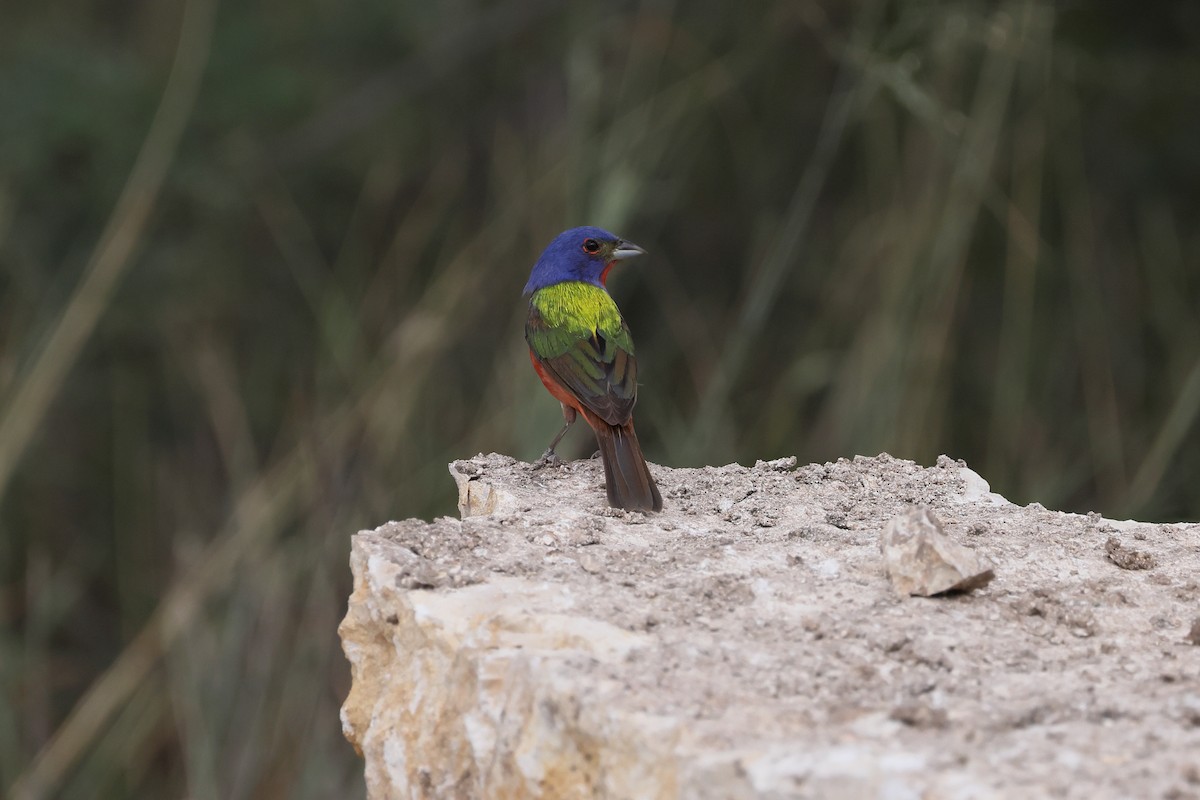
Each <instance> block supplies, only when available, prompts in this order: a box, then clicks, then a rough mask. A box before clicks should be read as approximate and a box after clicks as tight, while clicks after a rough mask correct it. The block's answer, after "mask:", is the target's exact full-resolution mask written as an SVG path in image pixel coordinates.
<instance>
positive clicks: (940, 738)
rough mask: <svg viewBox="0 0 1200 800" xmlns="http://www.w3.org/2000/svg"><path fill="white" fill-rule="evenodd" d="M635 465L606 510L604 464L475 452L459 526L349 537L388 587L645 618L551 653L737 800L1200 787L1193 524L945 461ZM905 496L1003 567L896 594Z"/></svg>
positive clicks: (466, 470)
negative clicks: (1045, 490) (1051, 492)
mask: <svg viewBox="0 0 1200 800" xmlns="http://www.w3.org/2000/svg"><path fill="white" fill-rule="evenodd" d="M652 469H653V471H654V474H655V476H656V477H657V478H658V481H659V485H660V489H661V491H662V494H663V497H664V500H665V509H664V512H663V513H662V514H657V515H654V514H650V515H647V514H641V513H636V512H634V513H629V512H624V511H618V510H613V509H610V508H608V507H607V506H606V505H605V504H604V490H603V474H602V471H601V467H600V464H599V463H598V462H596V461H578V462H571V463H568V464H566V465H563V466H561V467H559V468H544V469H536V470H535V469H533V468H532V467H531V466H530V465H528V464H524V463H521V462H518V461H515V460H513V459H511V458H508V457H506V456H501V455H494V454H493V455H480V456H477V457H476V458H473V459H468V460H463V461H459V462H455V463H454V464H452V465H451V472H452V474H453V475H454V477H455V479H456V480H457V481H458V482H459V486H460V492H461V502H460V509H461V511H462V513H463V519H462V520H452V519H442V520H437V521H435V522H433V523H424V522H418V521H408V522H404V523H391V524H389V525H387V526H384V527H382V528H380V529H378V530H377V531H374V532H369V533H364V534H360V537H362V536H368V537H373V539H372V541H377V542H386V543H387V544H388V547H389V551H388V552H395V553H396V554H397V555H395V556H394V557H393V556H389V557H390V558H392V560H393V561H396V562H398V563H401V564H402V565H403V566H402V568H401V570H400V572H399V577H398V578H397V582H398V585H400V586H402V587H403V588H406V589H411V590H416V591H422V592H454V591H458V590H460V589H462V588H463V587H470V586H474V585H477V584H481V583H488V582H490V581H494V580H496V579H497V577H499V576H511V577H516V578H522V579H525V580H527V581H533V582H536V583H537V584H538V585H539V586H547V587H554V588H555V590H556V591H559V590H561V595H560V596H561V604H562V606H563V607H562V608H561V609H555V608H554V607H553V604H551V605H550V606H547V607H546V608H545V609H544V610H545V611H546V612H547V613H550V612H555V613H558V612H561V613H569V614H572V615H580V616H585V617H587V618H590V619H595V620H602V621H604V622H605V623H607V624H611V625H614V626H617V627H619V628H622V629H624V630H626V631H629V632H633V633H636V634H639V635H642V634H644V636H641V637H640V638H639V641H640V642H641V643H640V644H639V645H638V646H636V647H631V648H630V649H629V651H628V653H627V654H626V655H625V656H624V657H623V658H622V659H620V660H618V661H616V662H614V661H611V660H604V659H593V658H586V657H580V658H577V659H575V660H574V661H572V660H571V659H569V658H568V659H567V660H566V661H565V662H563V664H566V665H567V666H566V667H564V666H563V664H560V665H559V666H558V667H557V669H560V670H561V669H563V668H569V669H572V670H575V671H577V673H578V676H579V679H580V681H581V682H582V683H583V684H585V685H596V686H609V687H611V686H614V685H615V686H617V687H618V689H616V690H613V691H614V692H615V693H614V694H612V697H613V698H614V699H613V700H612V702H614V703H617V702H619V703H620V704H623V706H624V707H628V708H631V709H636V711H637V713H639V714H645V715H649V716H652V717H654V718H662V719H675V720H682V721H683V722H682V723H681V724H682V725H684V727H685V728H686V735H685V736H684V739H683V741H686V747H687V748H689V752H691V753H700V754H707V755H704V757H705V758H709V760H710V761H712V759H715V758H717V756H715V755H712V754H720V759H726V760H728V762H729V763H731V764H732V765H733V768H735V770H741V773H742V774H743V775H746V776H749V777H747V778H746V785H747V786H750V787H754V788H756V789H758V790H761V791H759V792H758V793H757V794H753V793H752V794H749V795H747V796H760V797H827V796H828V797H884V796H886V797H1070V798H1075V797H1078V798H1084V797H1086V798H1097V797H1138V798H1140V797H1175V798H1187V797H1197V798H1200V646H1197V642H1198V641H1200V634H1197V629H1200V583H1198V581H1200V525H1197V524H1174V525H1159V524H1144V523H1137V522H1129V521H1125V522H1117V521H1113V520H1109V519H1104V518H1103V517H1101V516H1100V515H1098V514H1094V513H1093V514H1087V515H1079V514H1069V513H1060V512H1055V511H1049V510H1047V509H1045V508H1042V507H1041V506H1040V505H1038V504H1036V503H1035V504H1031V505H1029V506H1026V507H1018V506H1015V505H1012V504H1011V503H1009V502H1007V501H1006V500H1004V498H1002V497H1000V496H998V495H996V494H994V493H992V492H990V491H989V488H988V486H987V484H986V482H985V481H983V479H982V478H980V477H979V476H978V475H976V474H975V473H974V472H972V471H970V470H969V469H967V468H966V465H965V464H963V463H962V462H961V461H954V460H952V459H949V458H947V457H944V456H943V457H942V458H940V459H939V460H938V462H937V464H936V465H934V466H932V467H922V466H920V465H917V464H915V463H913V462H911V461H904V460H900V459H896V458H893V457H891V456H888V455H886V454H884V455H880V456H877V457H871V458H866V457H856V458H854V459H853V460H846V459H843V460H839V461H837V462H834V463H828V464H813V465H807V466H799V467H797V465H796V460H795V459H794V458H790V459H779V460H775V461H768V462H759V463H757V464H756V465H754V466H753V467H743V466H740V465H736V464H734V465H728V466H724V467H705V468H701V469H666V468H661V467H656V466H654V467H652ZM914 505H920V506H927V507H929V508H930V509H932V510H933V513H934V514H936V517H937V519H938V520H939V521H940V523H941V525H942V526H943V527H944V529H945V532H946V534H947V535H948V536H949V537H950V538H951V539H953V540H954V541H956V542H958V543H959V544H961V545H964V546H966V547H969V548H972V549H974V550H975V551H976V552H977V553H978V555H979V556H981V557H982V558H983V559H985V560H986V562H987V563H989V564H990V565H992V566H993V567H994V572H995V578H994V580H992V581H991V583H990V584H988V585H986V586H983V587H982V588H979V589H977V590H975V591H974V592H973V593H970V594H961V593H960V594H950V595H946V596H938V597H930V598H926V597H908V596H900V595H898V594H897V593H896V591H895V590H894V589H893V587H892V585H891V584H890V582H889V580H888V577H887V575H886V573H885V569H884V564H883V561H882V558H881V552H880V534H881V531H882V530H883V528H884V526H885V525H886V524H887V523H888V521H889V520H891V519H892V518H893V517H895V516H896V515H898V514H900V513H902V512H904V511H905V510H906V509H909V508H910V507H911V506H914ZM356 546H357V544H356ZM720 759H718V760H720ZM705 763H709V762H705ZM722 763H724V762H722ZM714 774H716V773H714ZM789 787H790V788H789ZM696 796H699V795H696ZM714 796H715V795H714Z"/></svg>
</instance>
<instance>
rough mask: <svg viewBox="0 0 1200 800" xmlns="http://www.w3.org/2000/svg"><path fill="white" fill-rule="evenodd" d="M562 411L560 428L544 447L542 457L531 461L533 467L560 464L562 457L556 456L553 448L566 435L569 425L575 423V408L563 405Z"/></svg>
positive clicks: (556, 465) (557, 465) (538, 467)
mask: <svg viewBox="0 0 1200 800" xmlns="http://www.w3.org/2000/svg"><path fill="white" fill-rule="evenodd" d="M562 412H563V426H562V430H560V431H559V432H558V435H557V436H555V437H554V439H553V440H552V441H551V442H550V446H549V447H547V448H546V452H544V453H542V457H541V458H539V459H538V460H537V461H535V462H533V468H534V469H541V468H542V467H559V466H562V459H561V458H559V457H558V453H555V452H554V448H556V447H558V443H559V442H561V441H562V438H563V437H564V436H566V435H567V431H568V430H570V429H571V426H572V425H574V424H575V416H576V414H575V409H573V408H571V407H570V406H567V405H564V406H563V407H562Z"/></svg>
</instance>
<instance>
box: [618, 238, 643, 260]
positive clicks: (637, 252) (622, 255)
mask: <svg viewBox="0 0 1200 800" xmlns="http://www.w3.org/2000/svg"><path fill="white" fill-rule="evenodd" d="M645 254H646V251H645V250H643V249H642V248H640V247H638V246H637V245H636V244H634V243H633V242H627V241H625V240H623V239H621V240H618V241H617V247H616V249H615V250H613V254H612V258H613V261H621V260H622V259H626V258H633V257H634V256H644V255H645Z"/></svg>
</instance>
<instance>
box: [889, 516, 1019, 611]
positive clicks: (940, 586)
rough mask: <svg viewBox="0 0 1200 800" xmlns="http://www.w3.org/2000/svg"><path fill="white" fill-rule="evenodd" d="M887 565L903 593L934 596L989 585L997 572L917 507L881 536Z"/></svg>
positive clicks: (894, 520) (893, 582)
mask: <svg viewBox="0 0 1200 800" xmlns="http://www.w3.org/2000/svg"><path fill="white" fill-rule="evenodd" d="M879 546H880V549H881V550H882V551H883V560H884V565H885V567H886V568H887V573H888V577H889V578H891V581H892V586H894V587H895V588H896V591H897V592H899V593H900V594H912V595H920V596H921V597H930V596H931V595H935V594H942V593H943V592H969V591H971V590H972V589H978V588H979V587H981V586H986V585H987V584H988V582H989V581H991V580H992V578H994V577H995V573H994V572H993V571H992V568H991V566H990V565H988V564H986V563H985V562H983V561H982V560H981V559H980V558H979V556H978V555H976V553H975V551H974V550H969V549H967V548H966V547H963V546H962V545H961V544H958V543H957V542H955V541H954V540H952V539H950V538H949V537H948V536H946V533H945V531H943V530H942V523H940V522H938V518H937V517H935V516H934V515H933V512H932V511H930V510H929V509H928V508H924V507H914V508H910V509H909V510H907V511H905V512H904V513H902V514H899V515H897V516H895V517H893V518H892V520H891V521H890V522H888V524H887V526H886V527H884V529H883V534H882V535H881V536H880V542H879Z"/></svg>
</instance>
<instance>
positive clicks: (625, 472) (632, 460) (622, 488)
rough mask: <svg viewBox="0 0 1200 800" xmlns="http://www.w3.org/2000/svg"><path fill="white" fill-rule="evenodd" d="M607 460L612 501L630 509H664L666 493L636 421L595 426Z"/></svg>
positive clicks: (607, 473)
mask: <svg viewBox="0 0 1200 800" xmlns="http://www.w3.org/2000/svg"><path fill="white" fill-rule="evenodd" d="M595 431H596V441H597V442H598V443H599V445H600V458H601V459H602V460H603V461H604V484H605V488H606V489H607V490H608V504H609V505H610V506H612V507H613V508H627V509H629V510H630V511H662V495H660V494H659V493H658V486H656V485H655V483H654V478H653V477H652V476H651V475H650V468H649V467H647V466H646V458H645V457H644V456H643V455H642V446H641V445H640V444H638V438H637V434H636V433H634V432H633V421H632V420H630V421H629V422H626V423H625V424H624V425H608V424H606V423H604V422H601V423H600V425H598V426H597V427H596V428H595Z"/></svg>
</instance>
